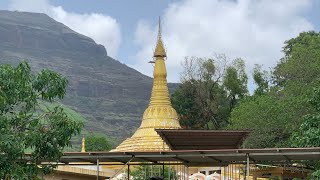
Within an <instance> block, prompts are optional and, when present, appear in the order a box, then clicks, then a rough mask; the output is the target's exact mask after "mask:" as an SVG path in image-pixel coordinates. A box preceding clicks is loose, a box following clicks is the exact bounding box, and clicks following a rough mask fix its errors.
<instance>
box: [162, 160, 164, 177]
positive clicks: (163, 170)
mask: <svg viewBox="0 0 320 180" xmlns="http://www.w3.org/2000/svg"><path fill="white" fill-rule="evenodd" d="M162 178H163V179H164V164H162Z"/></svg>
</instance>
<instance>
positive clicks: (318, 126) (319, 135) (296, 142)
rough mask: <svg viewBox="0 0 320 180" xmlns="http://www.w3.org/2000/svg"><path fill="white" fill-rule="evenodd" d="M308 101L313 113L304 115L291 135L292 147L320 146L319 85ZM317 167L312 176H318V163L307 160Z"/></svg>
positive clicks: (319, 167)
mask: <svg viewBox="0 0 320 180" xmlns="http://www.w3.org/2000/svg"><path fill="white" fill-rule="evenodd" d="M309 103H310V104H311V105H312V106H313V108H314V109H315V110H316V112H315V113H312V114H308V115H305V116H304V118H303V119H304V121H303V123H302V124H301V126H300V128H299V129H298V131H296V132H294V133H293V135H292V137H291V142H292V146H293V147H319V146H320V87H317V88H315V89H314V93H313V95H312V97H311V98H310V100H309ZM309 164H310V165H312V166H313V167H314V168H316V169H318V170H317V171H315V172H314V173H313V176H314V177H313V178H317V179H319V178H320V163H319V162H309Z"/></svg>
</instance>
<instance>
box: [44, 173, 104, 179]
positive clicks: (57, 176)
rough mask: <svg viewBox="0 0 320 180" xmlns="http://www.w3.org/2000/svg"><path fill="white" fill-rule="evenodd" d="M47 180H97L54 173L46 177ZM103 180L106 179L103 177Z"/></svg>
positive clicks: (85, 176)
mask: <svg viewBox="0 0 320 180" xmlns="http://www.w3.org/2000/svg"><path fill="white" fill-rule="evenodd" d="M44 179H45V180H96V179H97V177H96V176H87V175H78V174H68V173H61V172H59V173H53V174H50V175H46V176H45V177H44ZM100 179H101V180H104V179H105V178H103V177H101V178H100Z"/></svg>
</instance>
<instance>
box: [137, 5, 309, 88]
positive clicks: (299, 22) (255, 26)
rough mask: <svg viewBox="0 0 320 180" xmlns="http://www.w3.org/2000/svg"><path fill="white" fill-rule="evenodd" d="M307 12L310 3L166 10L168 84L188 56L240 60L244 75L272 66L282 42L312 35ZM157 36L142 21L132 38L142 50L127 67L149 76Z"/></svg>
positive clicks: (154, 30)
mask: <svg viewBox="0 0 320 180" xmlns="http://www.w3.org/2000/svg"><path fill="white" fill-rule="evenodd" d="M311 6H312V1H311V0H281V1H278V0H272V1H270V0H259V1H256V0H238V1H231V0H184V1H181V2H178V3H173V4H170V5H169V6H168V8H167V9H166V10H165V13H164V14H163V15H162V19H163V23H162V25H163V28H162V29H163V33H162V35H163V39H164V43H165V45H166V49H167V55H168V60H167V61H166V63H167V69H168V80H169V81H174V82H177V81H179V72H181V66H180V62H181V61H182V60H183V59H184V57H186V56H199V57H210V56H212V55H213V54H214V53H225V54H226V55H227V56H229V57H230V58H235V57H241V58H244V59H245V61H246V63H247V66H248V69H251V68H252V67H253V65H254V64H263V65H264V67H271V66H273V65H275V63H276V62H277V61H278V60H279V59H280V58H281V56H282V53H281V48H282V47H283V43H284V41H285V40H287V39H290V38H292V37H295V36H296V35H298V34H299V32H301V31H306V30H312V29H313V25H312V24H311V23H310V22H309V21H308V20H307V19H306V18H305V17H304V16H303V13H304V12H306V11H307V10H308V9H310V8H311ZM156 31H157V27H156V26H152V25H150V24H148V23H147V22H145V21H140V22H139V23H138V25H137V29H136V34H135V38H136V43H137V45H138V46H140V50H139V52H138V53H137V54H136V59H137V61H136V62H134V63H132V65H131V66H132V67H134V68H136V69H138V70H139V71H141V72H143V73H145V74H147V75H150V76H151V75H152V68H150V67H149V65H148V64H147V62H148V60H150V59H151V58H152V53H153V49H154V47H155V41H156V36H157V35H156ZM146 66H148V67H146Z"/></svg>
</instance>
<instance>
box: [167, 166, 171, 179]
mask: <svg viewBox="0 0 320 180" xmlns="http://www.w3.org/2000/svg"><path fill="white" fill-rule="evenodd" d="M170 170H171V167H170V165H168V180H170V173H171V172H170Z"/></svg>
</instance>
